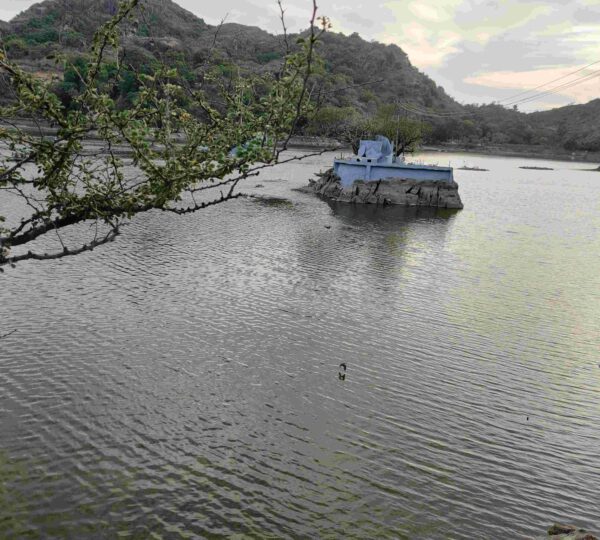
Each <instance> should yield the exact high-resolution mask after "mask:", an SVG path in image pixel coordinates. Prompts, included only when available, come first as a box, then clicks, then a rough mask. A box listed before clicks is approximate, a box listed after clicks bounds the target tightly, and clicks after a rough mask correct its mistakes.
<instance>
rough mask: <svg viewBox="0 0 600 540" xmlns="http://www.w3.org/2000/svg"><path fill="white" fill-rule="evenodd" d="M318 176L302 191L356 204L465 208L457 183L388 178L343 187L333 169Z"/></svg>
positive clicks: (362, 181) (359, 181)
mask: <svg viewBox="0 0 600 540" xmlns="http://www.w3.org/2000/svg"><path fill="white" fill-rule="evenodd" d="M317 176H318V180H309V185H308V186H307V187H306V188H304V189H303V190H302V191H304V192H308V193H316V194H317V195H320V196H322V197H325V198H328V199H333V200H335V201H338V202H346V203H356V204H381V205H389V204H395V205H399V206H431V207H435V208H462V207H463V204H462V201H461V200H460V195H459V194H458V184H457V183H456V182H452V183H448V182H446V181H437V180H409V179H404V178H387V179H384V180H371V181H368V182H366V181H364V180H356V181H355V182H354V183H353V184H352V186H351V187H349V188H343V187H342V184H341V182H340V178H339V176H338V175H337V174H335V173H334V172H333V169H329V170H328V171H326V172H325V173H322V174H319V175H317Z"/></svg>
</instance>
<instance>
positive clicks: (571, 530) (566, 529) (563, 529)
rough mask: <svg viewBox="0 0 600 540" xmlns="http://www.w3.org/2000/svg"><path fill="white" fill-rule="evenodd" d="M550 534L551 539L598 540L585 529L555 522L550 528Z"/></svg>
mask: <svg viewBox="0 0 600 540" xmlns="http://www.w3.org/2000/svg"><path fill="white" fill-rule="evenodd" d="M548 536H549V537H550V539H551V540H598V538H597V537H596V536H594V535H593V534H592V533H590V532H588V531H586V530H585V529H578V528H577V527H575V526H574V525H563V524H560V523H555V524H554V525H552V527H550V528H549V529H548Z"/></svg>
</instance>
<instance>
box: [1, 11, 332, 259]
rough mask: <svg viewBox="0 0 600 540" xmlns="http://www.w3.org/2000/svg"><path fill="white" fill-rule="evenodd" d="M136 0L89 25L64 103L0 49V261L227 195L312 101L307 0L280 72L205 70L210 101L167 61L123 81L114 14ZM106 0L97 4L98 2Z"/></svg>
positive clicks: (47, 255)
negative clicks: (89, 141) (128, 93)
mask: <svg viewBox="0 0 600 540" xmlns="http://www.w3.org/2000/svg"><path fill="white" fill-rule="evenodd" d="M138 2H139V0H128V1H126V2H124V3H122V4H121V5H120V7H119V9H118V11H117V12H116V14H115V15H114V16H113V18H112V19H111V20H110V21H109V22H107V23H106V24H105V25H104V26H102V27H101V28H100V29H99V30H98V31H97V32H96V34H95V37H94V39H93V43H92V45H91V49H90V51H89V54H88V55H87V56H86V58H87V62H86V63H84V64H82V63H80V62H74V63H71V64H69V65H68V66H67V70H66V72H65V82H68V83H69V84H71V85H72V88H71V90H72V91H73V92H72V95H71V101H70V103H69V106H68V107H67V106H65V104H63V103H61V101H60V99H59V98H58V97H57V96H56V95H55V94H54V93H53V92H52V91H51V86H50V83H48V82H47V81H44V80H41V79H39V78H37V77H36V76H34V75H32V74H30V73H28V72H27V71H24V70H23V69H22V68H20V67H19V66H18V65H17V64H16V63H14V62H13V61H11V60H10V59H9V58H8V56H7V53H6V51H1V52H0V72H3V73H4V74H5V75H6V76H7V77H8V79H9V84H10V88H11V90H12V92H14V94H15V96H16V101H15V102H14V103H12V104H10V105H8V106H4V107H0V151H1V149H2V148H3V147H4V148H5V149H6V150H8V151H9V152H10V154H11V155H8V156H7V155H5V156H4V157H3V158H0V209H5V213H7V214H8V218H5V217H2V216H0V267H2V266H3V265H7V264H14V263H17V262H19V261H25V260H31V259H34V260H42V259H57V258H61V257H65V256H67V255H75V254H78V253H82V252H84V251H87V250H92V249H94V248H95V247H97V246H100V245H102V244H105V243H107V242H110V241H112V240H114V239H115V238H116V237H117V235H119V234H120V232H121V226H122V224H123V222H124V221H126V220H127V219H130V218H133V217H134V216H135V215H137V214H140V213H142V212H147V211H149V210H153V209H157V210H161V211H165V212H171V213H175V214H178V215H182V214H188V213H192V212H196V211H199V210H202V209H204V208H206V207H208V206H211V205H215V204H220V203H222V202H224V201H228V200H231V199H234V198H236V197H238V196H239V193H238V192H236V191H235V190H236V187H237V186H238V183H239V182H240V181H241V180H243V179H244V178H247V177H248V176H252V175H255V174H257V173H258V171H259V170H260V169H261V168H264V167H267V166H271V165H272V164H274V163H276V162H277V161H278V159H279V156H280V152H281V150H282V148H281V147H278V146H277V141H283V148H285V147H286V145H287V143H288V142H289V139H290V137H291V134H292V132H293V131H294V129H295V128H296V126H297V125H298V122H299V119H300V118H302V117H304V116H306V115H307V114H308V113H309V111H310V110H311V105H310V102H309V99H308V95H309V92H308V84H309V79H310V77H311V75H312V73H313V72H314V70H315V66H316V65H317V64H318V61H317V58H316V56H315V50H314V49H315V44H316V42H317V41H318V40H319V38H320V36H321V34H322V33H323V32H324V31H325V30H326V29H327V28H328V26H329V25H328V21H327V19H326V18H321V19H319V21H320V28H317V27H315V23H316V21H317V17H316V9H317V8H316V3H315V2H314V1H313V12H312V18H311V27H310V30H309V32H308V34H307V35H306V36H305V37H304V38H303V39H300V40H299V42H298V43H299V46H298V49H297V52H295V53H289V54H287V56H286V57H285V58H284V59H283V62H282V67H281V70H280V72H279V73H277V74H272V73H267V74H263V75H253V76H248V77H241V76H239V75H236V74H235V73H234V74H232V76H231V78H230V79H229V80H228V81H227V85H225V84H224V82H223V81H222V80H221V79H220V78H219V77H218V76H216V75H214V74H213V73H210V72H207V73H206V74H205V76H204V81H205V84H206V85H211V87H212V88H217V89H218V90H219V95H218V98H217V99H216V100H212V99H211V98H210V97H209V95H208V94H207V93H206V92H205V90H204V89H203V88H202V87H200V88H194V87H191V86H190V85H188V84H187V81H186V80H185V79H184V78H183V77H181V75H180V74H179V73H178V71H177V69H176V67H172V66H156V67H155V69H153V71H152V72H151V73H139V72H137V73H136V74H135V84H133V83H132V81H131V71H130V70H128V69H127V66H123V65H121V64H120V62H119V59H120V57H121V56H120V47H119V25H120V23H121V22H122V21H124V20H125V19H127V18H129V17H131V16H132V14H133V11H134V9H135V8H136V6H137V5H138ZM112 5H113V4H112V2H107V3H106V6H107V9H108V10H109V11H110V10H111V6H112ZM109 53H110V55H109ZM109 56H110V61H108V62H107V60H106V59H107V57H109ZM115 61H116V62H117V67H116V69H114V67H115V66H114V62H115ZM111 66H112V67H111ZM120 86H121V87H122V88H123V89H124V90H127V89H130V88H132V87H133V86H135V92H136V95H135V97H134V98H133V99H132V100H131V103H130V106H129V107H127V108H124V109H123V108H119V106H118V104H117V102H116V101H115V99H114V89H115V88H119V87H120ZM211 95H212V93H211ZM183 102H185V103H188V104H189V105H190V106H189V108H186V107H184V106H182V103H183ZM190 111H195V112H197V115H196V114H191V112H190ZM23 118H29V119H30V120H33V121H34V122H36V123H38V125H40V129H41V125H42V123H45V124H47V125H49V126H51V127H52V126H53V127H54V128H55V130H56V132H55V136H53V137H51V138H48V137H42V136H41V131H40V132H38V133H32V132H31V131H29V130H25V129H22V128H19V127H18V125H19V122H21V120H22V119H23ZM91 134H93V135H94V137H95V138H97V139H99V140H100V141H101V142H102V144H103V145H104V153H103V154H101V155H89V152H86V147H85V141H86V138H88V137H89V136H90V135H91ZM120 148H124V149H125V150H126V151H127V152H128V154H129V155H130V156H131V157H132V158H133V164H134V166H135V167H136V171H135V174H133V175H132V174H128V169H126V168H125V167H124V163H123V160H122V158H121V157H119V149H120ZM232 149H234V150H233V151H232ZM5 154H6V152H5ZM215 191H216V193H217V195H214V193H215ZM3 222H4V223H3ZM84 224H88V225H91V228H90V227H83V225H84ZM73 229H75V230H73ZM71 232H73V234H70V233H71ZM0 270H1V268H0Z"/></svg>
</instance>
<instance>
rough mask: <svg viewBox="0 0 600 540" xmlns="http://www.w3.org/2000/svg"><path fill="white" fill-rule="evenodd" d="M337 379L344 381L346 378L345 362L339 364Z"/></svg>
mask: <svg viewBox="0 0 600 540" xmlns="http://www.w3.org/2000/svg"><path fill="white" fill-rule="evenodd" d="M338 379H339V380H340V381H345V380H346V364H345V363H344V362H342V363H341V364H340V370H339V372H338Z"/></svg>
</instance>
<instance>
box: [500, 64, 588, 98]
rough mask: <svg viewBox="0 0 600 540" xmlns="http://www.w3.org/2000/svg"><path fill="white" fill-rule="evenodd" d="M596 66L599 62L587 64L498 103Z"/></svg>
mask: <svg viewBox="0 0 600 540" xmlns="http://www.w3.org/2000/svg"><path fill="white" fill-rule="evenodd" d="M596 64H600V60H597V61H595V62H592V63H591V64H588V65H587V66H583V67H582V68H579V69H577V70H575V71H572V72H571V73H568V74H567V75H563V76H562V77H558V78H556V79H552V80H551V81H548V82H545V83H544V84H540V85H539V86H536V87H535V88H532V89H531V90H525V91H524V92H519V93H518V94H514V95H512V96H509V97H507V98H504V99H501V100H500V101H499V102H498V103H501V102H503V101H512V100H513V99H514V98H516V97H519V96H522V95H524V94H530V93H531V92H534V91H535V90H538V89H540V88H543V87H544V86H547V85H549V84H552V83H554V82H557V81H560V80H562V79H566V78H567V77H570V76H571V75H575V73H579V72H580V71H583V70H584V69H587V68H589V67H591V66H594V65H596Z"/></svg>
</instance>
